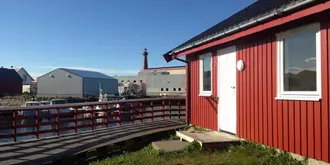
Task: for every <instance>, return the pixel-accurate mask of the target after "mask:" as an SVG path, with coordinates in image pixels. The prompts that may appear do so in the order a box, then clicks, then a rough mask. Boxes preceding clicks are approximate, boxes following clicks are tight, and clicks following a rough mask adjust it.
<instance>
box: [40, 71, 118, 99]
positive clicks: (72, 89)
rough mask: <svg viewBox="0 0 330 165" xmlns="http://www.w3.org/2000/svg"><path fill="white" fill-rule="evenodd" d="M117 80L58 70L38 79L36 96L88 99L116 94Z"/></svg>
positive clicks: (89, 73)
mask: <svg viewBox="0 0 330 165" xmlns="http://www.w3.org/2000/svg"><path fill="white" fill-rule="evenodd" d="M117 86H118V81H117V79H115V78H113V77H110V76H107V75H105V74H102V73H99V72H93V71H85V70H75V69H66V68H59V69H56V70H54V71H51V72H49V73H47V74H45V75H43V76H40V77H39V78H38V87H37V88H38V90H37V92H38V94H37V95H38V96H42V97H78V98H83V97H90V96H98V95H99V93H100V89H101V90H102V92H103V93H104V94H105V93H106V94H116V93H117V89H118V87H117Z"/></svg>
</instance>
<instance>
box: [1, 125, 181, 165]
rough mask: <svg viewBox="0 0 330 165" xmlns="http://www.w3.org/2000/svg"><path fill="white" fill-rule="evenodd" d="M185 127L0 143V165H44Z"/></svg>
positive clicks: (126, 127)
mask: <svg viewBox="0 0 330 165" xmlns="http://www.w3.org/2000/svg"><path fill="white" fill-rule="evenodd" d="M185 126H186V123H185V121H184V120H179V119H178V120H174V119H166V120H160V121H152V122H144V123H139V124H130V125H122V126H115V127H110V128H102V129H97V130H94V131H89V132H83V133H79V134H71V135H63V136H57V137H50V138H44V139H39V140H30V141H21V142H10V143H3V144H1V143H0V164H1V165H12V164H24V165H27V164H42V163H46V162H51V161H54V160H58V159H61V158H63V157H65V156H69V155H76V154H79V153H82V152H85V151H88V150H92V149H96V148H100V147H104V146H107V145H110V144H114V143H118V142H122V141H126V140H129V139H133V138H136V137H141V136H145V135H149V134H153V133H158V132H163V131H169V130H174V129H179V128H183V127H185Z"/></svg>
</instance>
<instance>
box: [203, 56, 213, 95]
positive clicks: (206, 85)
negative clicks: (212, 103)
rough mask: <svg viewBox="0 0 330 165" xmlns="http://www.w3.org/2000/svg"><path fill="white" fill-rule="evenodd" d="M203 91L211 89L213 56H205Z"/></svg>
mask: <svg viewBox="0 0 330 165" xmlns="http://www.w3.org/2000/svg"><path fill="white" fill-rule="evenodd" d="M203 91H211V56H205V57H204V58H203Z"/></svg>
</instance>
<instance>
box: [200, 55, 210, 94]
mask: <svg viewBox="0 0 330 165" xmlns="http://www.w3.org/2000/svg"><path fill="white" fill-rule="evenodd" d="M207 56H209V57H211V64H210V66H211V90H210V91H204V90H203V86H204V81H203V77H204V73H203V66H204V65H203V59H204V57H207ZM212 73H213V69H212V53H206V54H203V55H200V56H199V96H205V97H207V96H212V86H213V85H212V79H213V78H212Z"/></svg>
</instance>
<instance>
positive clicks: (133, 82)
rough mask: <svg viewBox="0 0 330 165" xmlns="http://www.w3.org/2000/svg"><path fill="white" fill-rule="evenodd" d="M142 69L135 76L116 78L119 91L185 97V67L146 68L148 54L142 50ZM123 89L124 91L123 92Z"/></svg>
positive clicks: (145, 50)
mask: <svg viewBox="0 0 330 165" xmlns="http://www.w3.org/2000/svg"><path fill="white" fill-rule="evenodd" d="M142 55H143V63H142V69H141V71H140V72H139V73H138V75H137V76H116V77H115V78H116V79H118V85H119V87H118V88H119V89H120V90H119V91H126V90H127V89H128V90H129V91H134V93H136V91H139V93H140V94H146V95H148V96H159V95H185V94H186V67H185V66H169V67H157V68H149V67H148V58H147V56H148V52H147V49H144V52H143V53H142ZM123 88H124V90H123Z"/></svg>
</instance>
